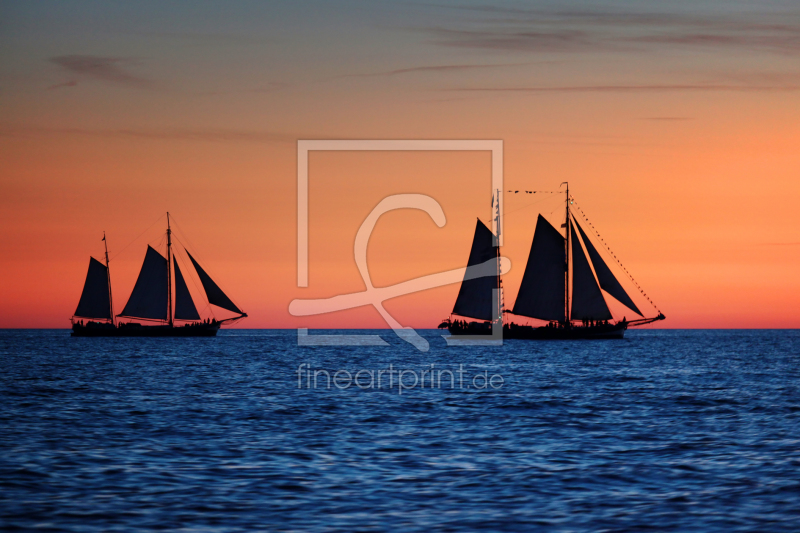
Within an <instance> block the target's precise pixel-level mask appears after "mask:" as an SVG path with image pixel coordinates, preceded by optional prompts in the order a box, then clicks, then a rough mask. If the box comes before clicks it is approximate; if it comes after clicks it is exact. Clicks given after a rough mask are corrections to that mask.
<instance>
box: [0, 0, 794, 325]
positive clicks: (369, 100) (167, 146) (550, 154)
mask: <svg viewBox="0 0 800 533" xmlns="http://www.w3.org/2000/svg"><path fill="white" fill-rule="evenodd" d="M298 139H501V140H503V142H504V153H505V156H504V175H505V187H504V188H505V189H506V190H509V189H510V190H524V189H529V190H543V191H552V190H558V187H559V185H560V183H561V182H563V181H569V183H570V189H571V192H572V193H573V195H574V196H575V199H576V202H577V204H578V205H580V206H581V208H582V209H583V210H584V212H585V213H586V214H587V215H588V216H589V218H590V219H591V220H592V223H593V224H594V225H595V226H596V227H597V228H598V230H599V231H600V233H601V234H602V236H603V238H604V239H605V240H606V242H607V243H608V244H609V245H610V246H611V247H612V249H613V251H614V252H615V254H616V255H617V257H619V258H620V259H621V260H622V262H623V264H624V265H625V266H626V267H627V269H628V270H629V271H630V272H631V273H632V274H633V275H634V276H635V278H636V281H637V282H638V283H639V284H640V285H641V286H642V287H643V288H644V289H645V291H646V292H647V293H648V295H649V296H650V297H651V298H652V300H653V301H654V302H655V303H656V304H657V305H658V307H659V308H660V310H661V311H663V312H664V314H665V315H666V316H667V320H666V321H664V322H661V323H658V326H659V327H667V328H749V327H753V328H771V327H776V328H796V327H800V276H799V275H798V273H799V272H800V268H799V267H798V265H799V264H800V4H799V3H798V2H796V1H790V0H786V1H761V2H745V1H700V2H698V1H696V0H695V1H692V2H689V1H672V2H657V1H654V0H639V1H625V2H623V1H616V2H577V1H570V0H559V1H555V2H544V1H532V2H510V1H492V2H489V1H475V2H448V1H437V2H431V3H426V2H388V1H387V2H374V1H370V2H367V1H364V2H352V1H349V2H335V3H334V2H323V1H316V2H309V1H295V2H255V1H254V2H229V3H221V2H219V3H211V2H193V3H177V2H174V3H173V2H171V3H163V2H135V3H123V2H107V1H104V2H36V1H32V2H13V3H12V2H2V3H0V248H1V249H2V254H1V255H0V279H2V281H0V327H68V326H69V318H70V316H71V315H72V313H73V312H74V310H75V307H76V305H77V302H78V298H79V296H80V292H81V288H82V286H83V281H84V278H85V276H86V269H87V267H88V260H89V256H90V255H93V256H94V257H97V258H98V259H100V258H102V253H103V243H102V242H101V238H102V236H103V231H105V232H106V234H107V235H108V244H109V253H110V256H111V258H112V261H111V277H112V283H113V289H114V304H115V310H116V312H117V313H119V312H120V311H121V309H122V307H123V305H124V303H125V301H126V299H127V297H128V295H129V294H130V291H131V288H132V287H133V283H134V282H135V280H136V275H137V273H138V269H139V267H140V265H141V261H142V259H143V257H144V253H145V249H146V246H147V244H148V243H150V244H153V245H154V246H156V245H158V244H159V243H160V242H161V238H162V236H163V233H164V230H165V223H166V220H165V217H164V213H165V212H166V211H169V212H170V213H171V214H172V215H174V217H175V220H176V221H177V224H178V227H177V232H178V236H179V237H180V238H181V239H182V241H183V242H185V244H187V246H188V247H189V249H190V251H192V253H193V255H195V257H197V258H198V259H199V260H200V261H201V263H202V264H203V265H204V267H206V268H207V270H208V272H209V273H210V274H211V275H212V276H213V277H214V278H215V279H216V280H217V281H218V282H219V283H220V285H221V286H222V287H223V288H224V289H225V290H226V292H228V293H229V294H230V296H231V297H232V298H233V299H234V301H236V302H237V303H238V304H239V305H240V306H241V307H242V308H243V309H244V310H245V311H247V313H248V314H249V316H250V318H248V319H247V320H245V321H242V322H240V323H239V324H237V327H246V328H269V327H275V328H293V327H311V328H324V327H354V328H356V327H365V328H371V327H386V325H385V323H384V322H383V321H382V319H381V318H380V316H379V315H378V314H377V312H376V311H375V310H374V309H371V308H362V309H356V310H351V311H343V312H338V313H334V314H331V315H325V316H318V317H305V318H297V317H292V316H291V315H290V314H289V312H288V306H289V302H290V301H292V300H293V299H295V298H321V297H328V296H333V295H336V294H341V293H347V292H355V291H360V290H363V288H364V286H363V282H362V281H361V277H360V275H359V273H358V270H357V269H356V266H355V262H354V259H353V240H354V238H355V234H356V231H357V230H358V227H359V225H360V224H361V221H363V220H364V218H365V217H366V216H367V214H368V213H369V212H370V210H371V209H372V208H373V207H374V206H375V205H376V204H377V203H378V202H379V201H380V200H381V198H383V197H385V196H386V195H390V194H397V193H422V194H427V195H430V196H432V197H433V198H435V199H436V200H437V201H438V202H439V203H440V204H441V206H442V207H443V209H444V211H445V214H446V216H447V224H446V225H445V226H444V227H442V228H438V227H437V226H436V225H435V224H434V222H433V221H431V219H430V218H429V217H428V216H427V215H426V214H424V213H423V212H421V211H410V210H407V211H397V212H393V213H390V214H387V215H385V216H384V217H383V218H382V219H381V221H380V222H379V223H378V226H377V227H376V230H375V232H374V233H373V235H372V238H371V241H370V248H369V261H370V262H369V264H370V269H371V270H370V271H371V274H372V280H373V282H374V283H375V285H376V286H382V285H389V284H394V283H398V282H402V281H405V280H408V279H412V278H415V277H418V276H421V275H425V274H431V273H435V272H440V271H443V270H448V269H452V268H458V267H461V266H465V263H466V259H467V256H468V254H469V247H470V243H471V238H472V233H473V231H474V228H475V218H476V217H480V218H481V219H482V220H484V221H485V222H487V224H488V223H489V221H490V217H491V210H490V203H491V188H490V172H491V161H490V157H489V154H488V152H474V153H459V152H440V153H433V152H430V153H420V152H414V153H357V152H346V153H345V152H336V153H334V152H316V153H313V154H312V155H311V159H310V167H309V169H310V170H309V176H310V181H309V184H310V185H309V209H310V211H309V212H310V218H309V221H310V230H309V236H310V237H309V243H310V246H309V254H310V260H309V287H308V288H303V289H301V288H298V287H297V262H296V258H297V193H296V190H297V183H296V177H297V140H298ZM540 198H541V199H542V200H541V201H540V202H538V203H536V204H533V205H529V204H532V203H533V202H534V201H538V200H540ZM504 201H505V213H506V218H505V228H504V232H505V245H506V246H505V248H504V249H503V253H504V255H507V256H508V257H509V258H510V259H511V261H512V270H511V272H510V273H509V274H508V276H506V278H505V279H504V286H505V287H506V304H507V305H509V306H510V305H511V304H512V303H513V300H514V297H515V296H516V291H517V287H518V286H519V282H520V279H521V276H522V271H523V270H524V265H525V261H526V259H527V253H528V250H529V248H530V244H531V238H532V235H533V228H534V224H535V221H536V217H537V215H538V213H540V212H541V213H542V214H543V215H545V216H546V217H547V218H548V219H549V220H550V221H551V222H552V223H553V224H554V225H556V226H558V225H559V224H561V222H563V220H562V217H563V196H556V195H553V196H545V195H539V196H537V197H535V198H534V197H532V195H508V194H507V195H506V196H505V198H504ZM159 217H162V218H160V219H159ZM148 228H150V229H148ZM161 249H162V250H163V247H162V248H161ZM195 252H196V253H195ZM179 253H180V252H179ZM184 270H185V269H184ZM625 287H626V289H630V291H631V292H632V297H633V298H634V300H635V301H636V302H637V303H642V306H641V307H642V309H643V310H645V309H647V311H648V312H649V313H652V314H655V311H654V310H653V308H652V307H650V306H649V305H648V304H647V302H646V300H644V299H643V298H642V297H641V295H639V293H638V291H636V289H635V288H634V287H633V286H632V285H631V284H630V283H629V282H627V281H626V282H625ZM190 290H192V291H193V293H194V294H195V295H199V292H197V285H196V284H194V283H190ZM457 292H458V286H457V285H449V286H447V287H442V288H439V289H436V290H432V291H428V292H423V293H418V294H415V295H409V296H405V297H401V298H398V299H395V300H392V301H390V302H387V303H386V306H387V309H388V310H389V311H390V312H391V313H392V314H393V316H395V318H397V320H399V321H400V322H401V323H402V324H404V325H407V326H413V327H436V325H437V324H438V323H439V321H440V320H441V319H443V318H446V317H447V316H448V315H449V313H450V310H451V309H452V305H453V302H454V301H455V296H456V294H457ZM199 300H200V298H198V301H199ZM204 305H205V303H202V304H200V305H198V307H200V308H202V307H203V306H204ZM206 316H209V315H207V314H206ZM217 316H227V315H225V312H218V313H217ZM628 318H631V317H630V316H628Z"/></svg>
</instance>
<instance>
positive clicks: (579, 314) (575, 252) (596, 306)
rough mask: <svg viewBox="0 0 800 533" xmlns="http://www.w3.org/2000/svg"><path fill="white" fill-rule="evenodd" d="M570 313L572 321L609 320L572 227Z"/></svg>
mask: <svg viewBox="0 0 800 533" xmlns="http://www.w3.org/2000/svg"><path fill="white" fill-rule="evenodd" d="M572 235H573V238H572V246H571V248H572V313H571V318H572V319H573V320H610V319H612V318H613V317H612V316H611V311H609V310H608V305H607V304H606V301H605V300H604V299H603V293H602V292H600V287H599V286H598V285H597V281H596V280H595V279H594V274H593V273H592V267H591V266H589V260H588V259H586V255H584V253H583V248H581V243H580V241H579V240H578V238H577V235H575V226H572Z"/></svg>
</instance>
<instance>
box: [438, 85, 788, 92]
mask: <svg viewBox="0 0 800 533" xmlns="http://www.w3.org/2000/svg"><path fill="white" fill-rule="evenodd" d="M448 90H451V91H460V92H506V93H511V92H518V93H634V92H674V91H735V92H758V91H775V92H777V91H797V90H800V85H788V84H785V85H734V84H691V83H687V84H653V85H647V84H641V85H561V86H553V87H546V86H542V87H464V88H451V89H448Z"/></svg>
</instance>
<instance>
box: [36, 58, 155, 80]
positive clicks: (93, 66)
mask: <svg viewBox="0 0 800 533" xmlns="http://www.w3.org/2000/svg"><path fill="white" fill-rule="evenodd" d="M50 62H51V63H53V64H55V65H58V66H59V67H61V68H62V69H64V70H66V71H67V72H68V73H69V74H70V75H71V76H76V77H77V78H78V79H94V80H100V81H107V82H111V83H117V84H121V85H128V86H133V87H146V86H149V85H150V82H149V81H147V80H145V79H144V78H141V77H139V76H136V75H134V74H132V73H130V72H128V71H127V70H126V69H125V67H126V66H131V65H137V64H138V61H136V60H134V59H131V58H125V57H107V56H89V55H65V56H56V57H51V58H50ZM77 84H78V81H77V80H71V81H68V82H65V83H63V84H58V85H54V86H53V87H51V88H58V87H74V86H75V85H77Z"/></svg>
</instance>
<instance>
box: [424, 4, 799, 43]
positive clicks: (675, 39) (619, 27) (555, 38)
mask: <svg viewBox="0 0 800 533" xmlns="http://www.w3.org/2000/svg"><path fill="white" fill-rule="evenodd" d="M438 7H445V6H438ZM454 9H459V10H461V11H462V12H463V13H466V14H467V16H466V17H460V18H459V21H458V23H457V24H455V25H447V26H445V27H434V28H428V29H423V30H422V31H424V32H425V33H427V34H429V35H431V36H432V38H433V42H434V43H435V44H438V45H441V46H447V47H458V48H477V49H485V50H507V51H519V52H526V51H527V52H551V53H568V52H597V51H631V50H643V49H644V50H646V49H658V48H659V47H663V46H671V47H675V46H686V47H691V48H709V49H713V48H716V49H734V48H735V49H751V50H769V51H773V52H779V53H796V52H798V51H800V24H793V23H792V22H791V21H792V19H793V18H794V19H795V20H796V15H797V11H796V10H794V11H790V12H788V13H784V14H770V13H768V12H764V13H753V14H751V15H748V16H747V17H744V16H737V15H735V14H730V13H725V12H719V13H717V14H705V15H699V14H696V13H692V12H681V11H677V10H676V11H675V12H672V13H669V12H651V13H641V12H639V13H637V12H633V11H618V10H610V11H599V10H597V11H588V10H542V9H520V8H505V7H500V6H471V7H464V6H459V7H454Z"/></svg>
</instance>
